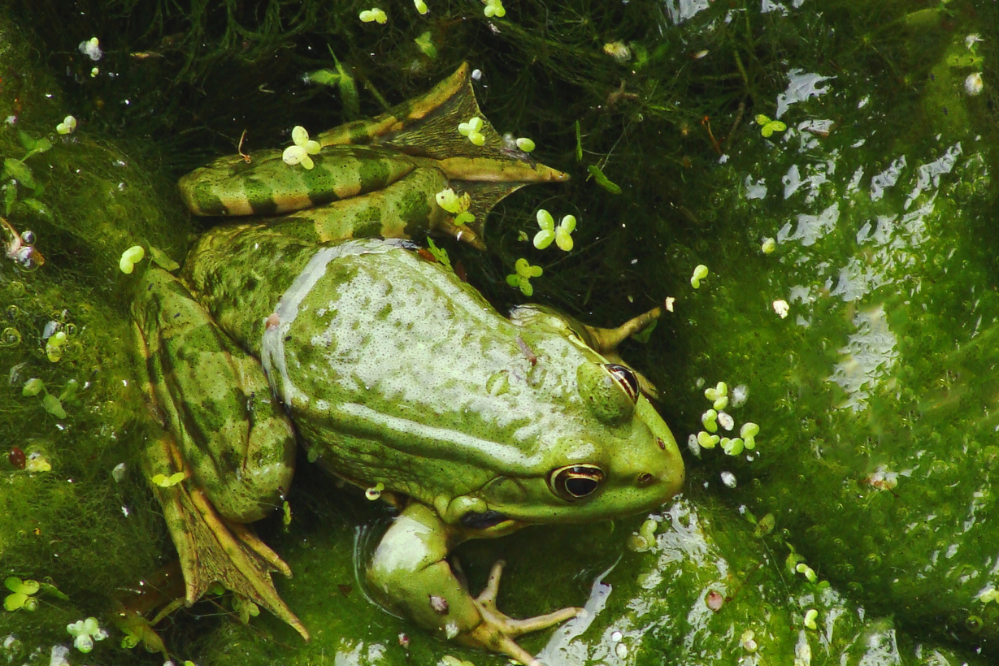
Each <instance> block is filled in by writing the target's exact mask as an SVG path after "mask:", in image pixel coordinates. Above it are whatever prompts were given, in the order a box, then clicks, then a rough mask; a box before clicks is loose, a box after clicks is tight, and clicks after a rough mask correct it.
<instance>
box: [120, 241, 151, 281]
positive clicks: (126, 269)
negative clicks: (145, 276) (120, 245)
mask: <svg viewBox="0 0 999 666" xmlns="http://www.w3.org/2000/svg"><path fill="white" fill-rule="evenodd" d="M145 256H146V250H145V248H143V247H142V246H141V245H133V246H132V247H130V248H128V249H127V250H125V251H124V252H122V253H121V259H119V260H118V268H119V269H121V272H122V273H124V274H125V275H131V274H132V271H134V270H135V264H137V263H139V262H140V261H142V259H143V258H144V257H145Z"/></svg>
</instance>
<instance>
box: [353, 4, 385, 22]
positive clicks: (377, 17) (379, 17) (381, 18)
mask: <svg viewBox="0 0 999 666" xmlns="http://www.w3.org/2000/svg"><path fill="white" fill-rule="evenodd" d="M357 17H358V18H359V19H361V21H362V22H364V23H372V22H374V23H378V24H380V25H385V24H386V23H387V22H388V15H386V14H385V12H384V11H383V10H381V9H379V8H378V7H372V8H371V9H365V10H364V11H363V12H361V13H360V14H358V16H357Z"/></svg>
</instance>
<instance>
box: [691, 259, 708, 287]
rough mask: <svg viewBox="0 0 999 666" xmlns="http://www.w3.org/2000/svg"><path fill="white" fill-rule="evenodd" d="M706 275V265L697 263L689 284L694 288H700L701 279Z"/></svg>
mask: <svg viewBox="0 0 999 666" xmlns="http://www.w3.org/2000/svg"><path fill="white" fill-rule="evenodd" d="M706 277H708V267H707V266H705V265H704V264H698V265H697V266H695V267H694V274H693V275H692V276H691V277H690V286H691V287H693V288H694V289H700V288H701V280H703V279H704V278H706Z"/></svg>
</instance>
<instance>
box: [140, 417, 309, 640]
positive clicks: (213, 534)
mask: <svg viewBox="0 0 999 666" xmlns="http://www.w3.org/2000/svg"><path fill="white" fill-rule="evenodd" d="M143 464H144V467H145V471H146V473H147V475H148V476H149V477H150V478H152V477H153V476H155V475H157V474H164V475H166V476H169V475H171V474H174V473H176V472H177V471H178V470H179V471H182V472H185V473H186V474H187V475H188V478H190V476H191V472H190V468H189V467H188V466H187V465H186V463H184V461H183V459H182V458H181V456H180V454H179V450H178V449H177V446H176V444H175V443H174V442H173V440H172V438H171V437H170V436H168V435H164V436H163V437H162V438H160V439H159V440H157V441H155V442H151V443H150V444H148V445H147V446H146V449H145V451H144V455H143ZM151 485H152V486H153V492H154V494H155V495H156V496H157V499H158V500H159V501H160V504H161V506H162V507H163V515H164V517H165V518H166V521H167V526H168V527H169V529H170V535H171V536H172V537H173V541H174V545H175V546H176V547H177V553H178V555H179V556H180V566H181V570H182V572H183V574H184V583H185V595H184V597H185V602H186V605H188V606H190V605H191V604H193V603H194V602H196V601H197V600H198V599H200V598H201V596H202V595H203V594H204V593H205V592H206V591H207V590H208V588H209V587H210V586H211V585H212V583H214V582H216V581H217V582H219V583H221V584H222V585H223V586H224V587H225V588H226V589H227V590H231V591H233V592H235V593H236V594H238V595H241V596H242V597H244V598H246V599H249V600H250V601H252V602H254V603H255V604H257V605H258V606H262V607H264V608H266V609H267V610H269V611H270V612H271V613H273V614H274V615H276V616H277V617H278V618H280V619H281V620H283V621H285V622H287V623H288V624H290V625H291V626H292V627H293V628H294V629H295V631H297V632H298V633H299V634H301V636H302V638H304V639H305V640H309V632H308V630H307V629H306V628H305V626H304V625H303V624H302V623H301V621H300V620H299V619H298V618H297V617H296V616H295V614H294V613H292V612H291V609H290V608H288V605H287V604H285V602H284V601H283V600H282V599H281V597H280V596H279V595H278V593H277V590H276V589H275V588H274V583H273V582H272V581H271V576H270V573H271V572H272V571H279V572H281V573H282V574H284V575H285V576H288V577H290V576H291V569H290V568H289V567H288V565H287V564H285V562H284V561H283V560H282V559H281V558H280V557H279V556H278V555H277V553H275V552H274V551H273V550H271V549H270V548H269V547H268V546H267V544H265V543H264V542H262V541H261V540H260V539H259V538H258V537H257V536H256V535H255V534H254V533H253V532H252V531H251V530H250V528H249V527H247V526H246V525H242V524H239V523H233V522H231V521H228V520H226V519H225V518H223V517H222V516H221V515H219V513H218V511H217V510H216V509H215V507H214V506H213V505H212V503H211V501H210V500H209V499H208V497H207V496H206V495H205V493H204V491H203V490H201V489H200V488H198V487H196V486H195V485H194V484H191V483H190V482H189V481H182V482H181V483H178V484H176V485H172V486H169V487H161V486H158V485H156V484H151Z"/></svg>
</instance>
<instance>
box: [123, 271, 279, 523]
mask: <svg viewBox="0 0 999 666" xmlns="http://www.w3.org/2000/svg"><path fill="white" fill-rule="evenodd" d="M139 288H140V293H139V296H138V298H137V299H136V302H135V304H134V305H133V308H132V310H133V315H134V317H135V319H136V322H137V324H138V327H139V330H140V331H141V334H142V336H143V337H144V341H145V347H146V349H147V352H146V353H147V358H146V365H147V369H148V372H149V377H150V382H151V384H152V391H153V395H154V397H155V399H156V402H157V406H158V407H159V409H160V411H161V412H162V414H163V417H164V418H165V419H166V421H167V422H168V425H169V427H170V430H171V431H172V432H173V434H174V436H175V437H176V439H177V441H178V442H179V443H180V448H181V451H182V453H183V456H184V459H185V461H186V462H187V463H188V465H189V466H190V468H191V469H192V471H193V473H194V476H195V480H196V481H197V483H198V485H199V486H200V487H202V488H204V489H205V491H206V493H207V494H208V497H209V499H211V501H212V503H213V504H214V505H215V507H216V508H217V509H218V511H219V513H221V514H222V515H223V516H224V517H226V518H228V519H230V520H233V521H236V522H252V521H255V520H259V519H260V518H263V517H264V516H265V515H267V514H268V513H270V512H271V511H272V510H273V509H274V508H275V507H276V506H277V505H278V504H279V501H280V496H281V494H282V493H283V492H284V491H286V490H287V489H288V487H289V485H290V483H291V477H292V474H293V472H294V460H295V455H294V452H295V438H294V431H293V430H292V426H291V422H290V421H289V419H288V418H287V416H285V415H284V414H283V413H282V412H281V408H280V407H279V406H278V405H277V404H276V403H275V401H274V400H272V396H271V391H270V386H269V384H268V382H267V378H266V377H265V376H264V373H263V370H262V368H261V367H260V365H259V363H258V362H257V361H256V359H254V358H253V357H251V356H249V355H248V354H246V353H245V352H243V351H242V350H241V349H239V348H238V347H237V346H236V345H235V343H233V342H232V340H231V339H230V338H229V336H228V335H226V334H225V332H223V331H222V330H221V329H220V328H219V327H218V326H217V325H216V324H215V322H214V321H213V320H212V318H211V316H210V315H209V314H208V312H207V311H205V309H204V308H203V307H202V306H201V305H200V304H198V303H197V301H195V300H194V298H193V297H192V296H191V294H190V293H189V292H188V291H187V289H186V288H185V287H184V286H183V284H182V283H181V282H180V281H179V280H178V279H177V278H175V277H173V276H172V275H170V274H169V273H167V272H165V271H162V270H160V269H158V268H155V267H150V268H149V269H147V271H146V273H145V274H144V275H143V278H142V282H141V283H140V285H139Z"/></svg>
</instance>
